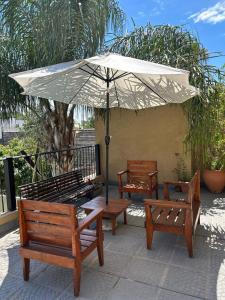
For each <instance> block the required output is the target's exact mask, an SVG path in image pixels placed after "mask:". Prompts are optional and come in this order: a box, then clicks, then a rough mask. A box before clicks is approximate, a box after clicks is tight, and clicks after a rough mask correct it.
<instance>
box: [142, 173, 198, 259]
mask: <svg viewBox="0 0 225 300" xmlns="http://www.w3.org/2000/svg"><path fill="white" fill-rule="evenodd" d="M171 184H172V185H182V184H186V185H188V192H187V197H186V199H185V200H170V198H169V188H168V187H169V185H171ZM145 210H146V238H147V248H148V249H151V246H152V239H153V232H154V231H164V232H170V233H175V234H181V235H184V237H185V240H186V244H187V249H188V253H189V256H190V257H192V256H193V235H194V233H195V229H196V226H197V224H200V172H199V171H197V172H196V173H195V175H194V177H193V178H192V179H191V181H190V182H189V183H183V182H169V181H167V182H165V183H164V200H145Z"/></svg>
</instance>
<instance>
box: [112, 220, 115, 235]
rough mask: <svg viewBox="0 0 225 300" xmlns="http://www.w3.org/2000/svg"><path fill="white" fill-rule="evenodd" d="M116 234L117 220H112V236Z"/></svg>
mask: <svg viewBox="0 0 225 300" xmlns="http://www.w3.org/2000/svg"><path fill="white" fill-rule="evenodd" d="M115 234H116V218H112V235H115Z"/></svg>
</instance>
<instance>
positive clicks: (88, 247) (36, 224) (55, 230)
mask: <svg viewBox="0 0 225 300" xmlns="http://www.w3.org/2000/svg"><path fill="white" fill-rule="evenodd" d="M18 206H19V224H20V242H21V247H20V255H21V256H22V258H23V277H24V280H25V281H28V280H29V271H30V259H36V260H39V261H42V262H44V263H49V264H54V265H58V266H62V267H65V268H71V269H73V271H74V276H73V280H74V295H75V296H78V295H79V292H80V279H81V263H82V261H83V260H84V259H85V257H87V256H88V255H89V254H90V253H91V252H92V251H93V250H94V249H95V248H97V251H98V258H99V264H100V266H102V265H103V263H104V259H103V233H102V212H103V210H102V209H95V210H94V211H93V212H92V213H90V214H89V215H88V216H87V217H86V218H85V219H84V220H82V221H81V222H80V223H78V221H77V218H76V208H75V207H74V206H72V205H69V204H58V203H48V202H43V201H35V200H20V201H19V202H18ZM94 221H96V230H90V229H88V227H89V226H90V224H91V223H93V222H94Z"/></svg>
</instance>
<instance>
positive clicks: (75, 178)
mask: <svg viewBox="0 0 225 300" xmlns="http://www.w3.org/2000/svg"><path fill="white" fill-rule="evenodd" d="M85 184H86V183H85V182H84V180H83V177H82V174H81V171H79V170H75V171H71V172H68V173H64V174H61V175H58V176H55V177H51V178H49V179H45V180H41V181H37V182H33V183H28V184H25V185H22V186H20V191H21V197H22V198H26V199H34V200H35V199H36V200H51V199H52V200H54V198H55V196H56V194H57V193H58V192H62V191H65V190H68V189H69V188H73V189H75V188H76V187H78V186H79V187H82V186H84V185H85Z"/></svg>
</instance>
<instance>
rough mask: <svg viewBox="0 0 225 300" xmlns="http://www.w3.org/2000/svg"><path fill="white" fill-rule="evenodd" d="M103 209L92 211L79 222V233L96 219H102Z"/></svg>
mask: <svg viewBox="0 0 225 300" xmlns="http://www.w3.org/2000/svg"><path fill="white" fill-rule="evenodd" d="M102 214H103V208H96V209H95V210H94V211H92V212H91V213H90V214H89V215H88V216H87V217H86V218H85V219H83V220H82V221H81V222H79V226H78V230H79V231H80V232H81V231H82V230H83V229H85V228H88V226H89V225H90V224H91V223H93V222H94V221H95V220H96V219H98V218H102Z"/></svg>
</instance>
